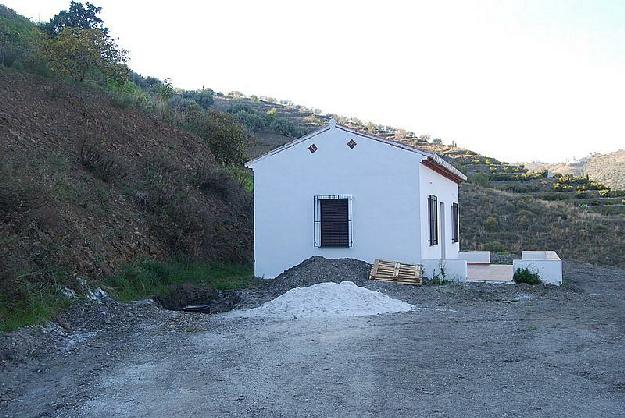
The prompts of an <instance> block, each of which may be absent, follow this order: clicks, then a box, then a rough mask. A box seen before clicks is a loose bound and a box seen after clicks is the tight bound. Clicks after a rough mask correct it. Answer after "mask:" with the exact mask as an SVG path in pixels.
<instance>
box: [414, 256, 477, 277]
mask: <svg viewBox="0 0 625 418" xmlns="http://www.w3.org/2000/svg"><path fill="white" fill-rule="evenodd" d="M421 265H422V266H423V274H424V275H425V277H427V278H428V279H432V278H434V277H438V278H441V279H444V280H452V281H456V282H465V281H466V280H467V274H468V272H467V261H466V260H460V259H446V260H441V259H438V258H435V259H425V260H421Z"/></svg>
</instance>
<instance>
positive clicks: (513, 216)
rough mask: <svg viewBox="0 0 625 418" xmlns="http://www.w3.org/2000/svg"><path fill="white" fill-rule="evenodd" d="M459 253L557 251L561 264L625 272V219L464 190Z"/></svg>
mask: <svg viewBox="0 0 625 418" xmlns="http://www.w3.org/2000/svg"><path fill="white" fill-rule="evenodd" d="M460 207H461V217H462V221H461V222H460V238H461V243H460V244H461V248H463V249H469V250H489V251H503V252H512V253H516V254H520V252H521V251H522V250H544V249H549V250H554V251H556V252H557V253H558V254H559V255H560V257H561V258H563V259H568V260H580V261H586V262H590V263H595V264H603V265H617V266H621V267H623V266H625V217H623V216H604V215H600V214H598V213H592V212H586V211H584V210H582V209H580V208H577V207H574V206H571V205H568V204H566V203H564V202H547V201H543V200H539V199H534V198H533V197H532V196H528V195H519V194H517V193H509V192H505V191H501V190H497V189H491V188H484V187H480V186H476V185H473V184H470V183H464V184H462V185H461V187H460Z"/></svg>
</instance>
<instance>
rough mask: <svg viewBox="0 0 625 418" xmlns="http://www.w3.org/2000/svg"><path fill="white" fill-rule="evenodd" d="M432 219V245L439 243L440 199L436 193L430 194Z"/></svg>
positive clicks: (429, 202) (430, 216)
mask: <svg viewBox="0 0 625 418" xmlns="http://www.w3.org/2000/svg"><path fill="white" fill-rule="evenodd" d="M428 208H429V220H430V245H438V199H437V198H436V196H434V195H430V196H428Z"/></svg>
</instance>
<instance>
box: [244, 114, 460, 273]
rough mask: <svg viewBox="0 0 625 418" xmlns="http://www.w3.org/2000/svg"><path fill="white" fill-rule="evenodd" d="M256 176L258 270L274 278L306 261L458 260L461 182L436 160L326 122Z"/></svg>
mask: <svg viewBox="0 0 625 418" xmlns="http://www.w3.org/2000/svg"><path fill="white" fill-rule="evenodd" d="M246 166H247V167H249V168H252V169H253V170H254V273H255V275H256V276H257V277H264V278H274V277H276V276H277V275H279V274H280V273H282V272H283V271H284V270H286V269H288V268H290V267H292V266H294V265H296V264H299V263H300V262H301V261H303V260H305V259H307V258H309V257H311V256H323V257H326V258H355V259H359V260H363V261H366V262H369V263H372V262H373V261H374V260H375V259H377V258H380V259H388V260H395V261H401V262H405V263H410V264H423V265H424V267H425V269H426V272H427V271H428V269H430V270H434V269H436V266H440V265H441V260H445V262H444V265H445V269H446V274H448V275H449V276H451V277H453V276H457V278H458V279H460V280H464V279H466V276H467V273H466V269H467V263H466V261H465V260H461V259H459V258H458V252H459V238H460V237H459V221H460V218H459V208H458V184H459V183H460V182H462V181H464V180H466V176H465V175H464V174H462V173H461V172H460V171H458V170H457V169H456V168H454V167H453V166H452V165H451V164H449V163H447V162H446V161H444V160H443V159H442V158H440V157H439V156H437V155H435V154H431V153H427V152H424V151H421V150H419V149H417V148H413V147H410V146H408V145H405V144H402V143H397V142H393V141H389V140H386V139H382V138H378V137H375V136H371V135H368V134H363V133H360V132H356V131H354V130H351V129H348V128H346V127H343V126H340V125H337V124H336V123H335V122H334V121H331V122H330V124H328V125H327V126H325V127H323V128H321V129H319V130H317V131H315V132H313V133H311V134H309V135H306V136H304V137H302V138H299V139H297V140H295V141H292V142H290V143H287V144H285V145H283V146H281V147H279V148H277V149H275V150H273V151H271V152H269V153H267V154H265V155H262V156H260V157H258V158H256V159H254V160H252V161H250V162H248V163H247V164H246Z"/></svg>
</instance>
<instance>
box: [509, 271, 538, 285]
mask: <svg viewBox="0 0 625 418" xmlns="http://www.w3.org/2000/svg"><path fill="white" fill-rule="evenodd" d="M512 279H513V280H514V282H515V283H526V284H532V285H534V284H541V283H542V280H540V276H539V275H538V273H536V272H533V271H531V270H530V269H529V268H524V269H518V270H516V271H515V272H514V276H513V277H512Z"/></svg>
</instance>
